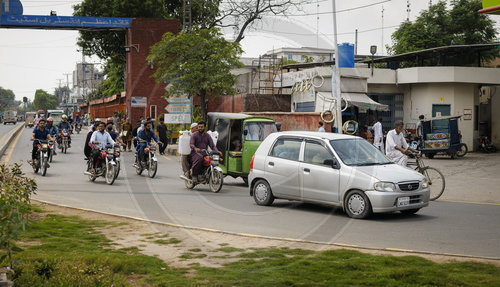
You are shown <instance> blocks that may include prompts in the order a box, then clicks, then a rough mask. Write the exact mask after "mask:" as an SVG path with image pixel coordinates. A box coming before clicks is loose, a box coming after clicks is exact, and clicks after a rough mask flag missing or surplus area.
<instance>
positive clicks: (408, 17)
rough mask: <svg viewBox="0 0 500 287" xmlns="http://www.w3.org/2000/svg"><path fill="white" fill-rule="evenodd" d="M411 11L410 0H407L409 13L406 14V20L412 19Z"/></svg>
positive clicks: (407, 11)
mask: <svg viewBox="0 0 500 287" xmlns="http://www.w3.org/2000/svg"><path fill="white" fill-rule="evenodd" d="M410 12H411V9H410V0H406V13H408V15H407V16H406V21H410Z"/></svg>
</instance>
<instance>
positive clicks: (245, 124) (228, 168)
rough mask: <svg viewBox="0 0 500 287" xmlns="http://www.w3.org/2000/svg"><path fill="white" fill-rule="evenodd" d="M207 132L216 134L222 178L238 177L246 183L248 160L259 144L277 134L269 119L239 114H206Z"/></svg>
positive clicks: (271, 120) (272, 122)
mask: <svg viewBox="0 0 500 287" xmlns="http://www.w3.org/2000/svg"><path fill="white" fill-rule="evenodd" d="M208 130H210V131H216V132H217V133H218V140H217V144H216V145H217V149H218V150H219V151H221V152H222V160H221V161H220V163H219V166H220V167H221V168H222V171H223V173H224V175H230V176H232V177H234V178H236V177H241V178H243V181H245V183H247V184H248V173H249V172H250V161H251V160H252V157H253V155H254V153H255V151H256V150H257V148H258V147H259V145H260V144H261V143H262V141H263V140H264V139H265V138H266V137H267V136H268V135H270V134H271V133H273V132H276V125H275V122H274V120H273V119H272V118H268V117H261V116H250V115H246V114H239V113H208Z"/></svg>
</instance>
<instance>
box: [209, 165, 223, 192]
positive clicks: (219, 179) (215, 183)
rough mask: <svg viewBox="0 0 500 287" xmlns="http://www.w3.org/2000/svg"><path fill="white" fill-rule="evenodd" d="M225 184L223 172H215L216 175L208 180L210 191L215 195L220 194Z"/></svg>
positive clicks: (212, 175)
mask: <svg viewBox="0 0 500 287" xmlns="http://www.w3.org/2000/svg"><path fill="white" fill-rule="evenodd" d="M223 183H224V176H223V175H222V172H220V171H218V170H214V173H213V174H211V175H210V179H209V180H208V184H209V185H210V191H211V192H213V193H217V192H219V191H220V190H221V188H222V184H223Z"/></svg>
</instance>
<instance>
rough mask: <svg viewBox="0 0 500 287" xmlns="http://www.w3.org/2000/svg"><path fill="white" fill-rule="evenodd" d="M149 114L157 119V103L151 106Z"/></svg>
mask: <svg viewBox="0 0 500 287" xmlns="http://www.w3.org/2000/svg"><path fill="white" fill-rule="evenodd" d="M149 116H150V117H151V119H156V105H151V106H149Z"/></svg>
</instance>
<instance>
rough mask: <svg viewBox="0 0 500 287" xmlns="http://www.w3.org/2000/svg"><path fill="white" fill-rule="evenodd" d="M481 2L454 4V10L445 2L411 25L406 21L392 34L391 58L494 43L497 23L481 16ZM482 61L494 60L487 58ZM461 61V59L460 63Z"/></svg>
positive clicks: (470, 0)
mask: <svg viewBox="0 0 500 287" xmlns="http://www.w3.org/2000/svg"><path fill="white" fill-rule="evenodd" d="M479 9H481V2H480V1H477V0H454V1H452V7H451V9H447V8H446V2H444V1H439V2H438V3H436V4H433V5H430V6H429V9H427V10H424V11H423V12H422V13H421V14H420V15H419V16H418V17H417V19H416V20H415V22H413V23H411V22H409V21H405V22H403V23H401V25H400V26H399V28H398V29H397V30H396V31H395V32H394V33H393V34H392V36H391V38H392V41H393V45H392V46H391V47H388V51H389V53H390V54H393V55H395V54H403V53H408V52H413V51H417V50H422V49H429V48H434V47H440V46H448V45H467V44H485V43H492V42H494V41H495V37H496V30H495V27H494V22H493V20H491V19H490V18H488V16H486V15H482V14H478V13H477V11H478V10H479ZM483 58H485V59H487V58H491V54H484V55H483ZM457 60H458V59H457Z"/></svg>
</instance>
